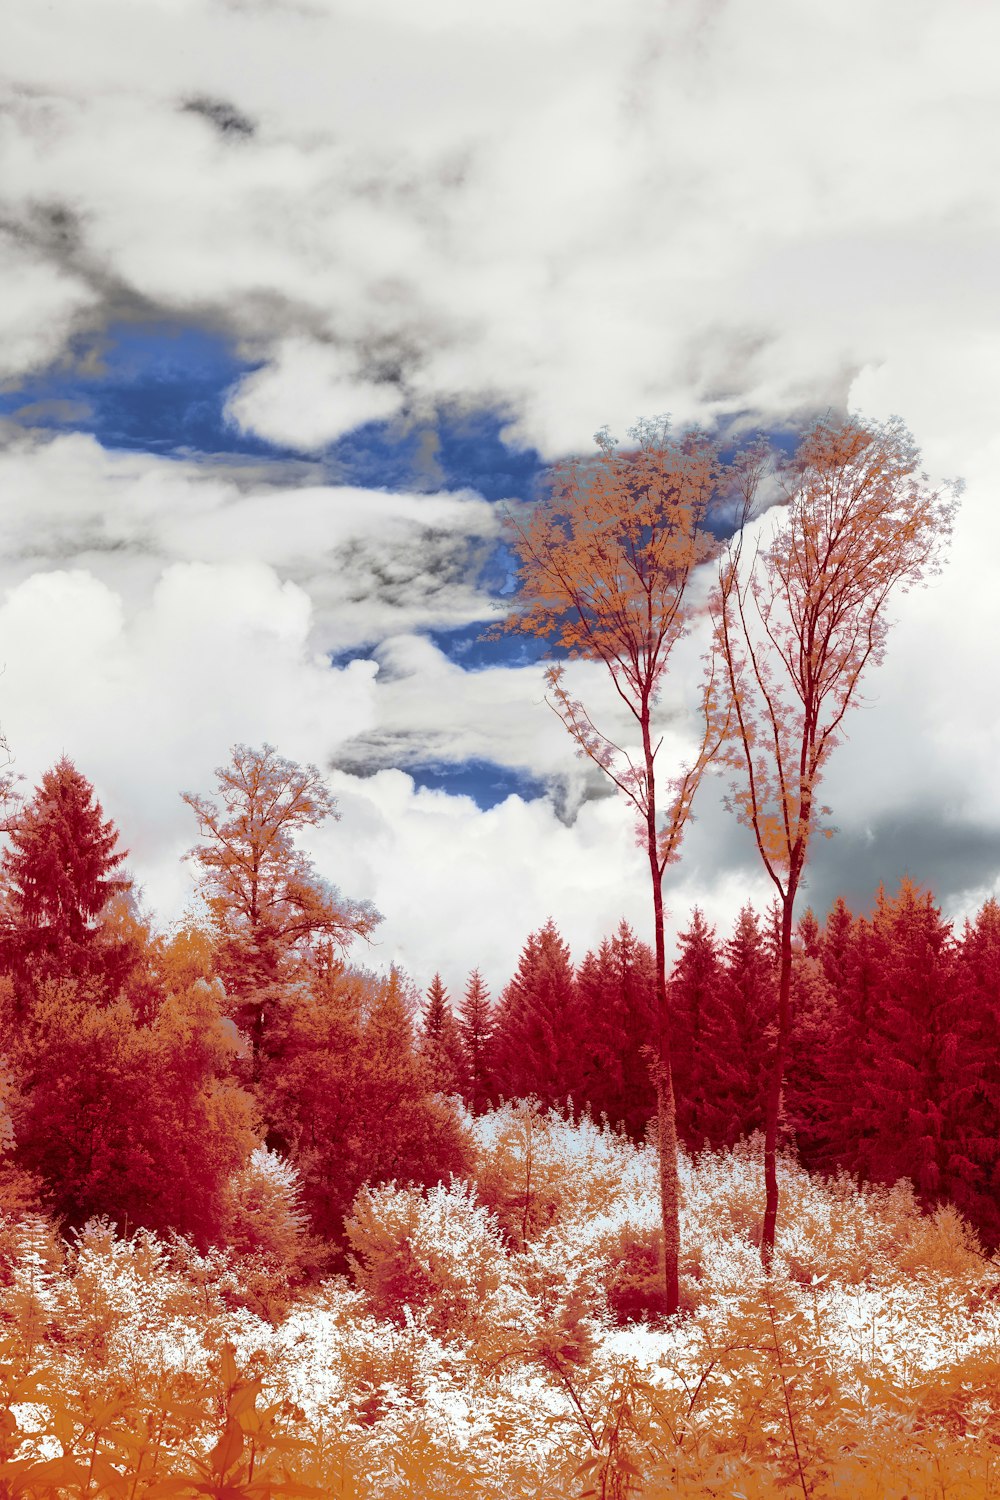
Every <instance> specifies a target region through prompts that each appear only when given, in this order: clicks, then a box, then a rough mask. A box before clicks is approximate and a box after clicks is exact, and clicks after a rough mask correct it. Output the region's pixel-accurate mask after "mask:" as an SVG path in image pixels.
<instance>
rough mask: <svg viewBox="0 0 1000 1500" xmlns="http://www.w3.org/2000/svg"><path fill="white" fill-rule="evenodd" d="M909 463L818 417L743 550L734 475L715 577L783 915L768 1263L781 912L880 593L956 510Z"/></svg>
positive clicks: (917, 563)
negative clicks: (724, 546)
mask: <svg viewBox="0 0 1000 1500" xmlns="http://www.w3.org/2000/svg"><path fill="white" fill-rule="evenodd" d="M919 462H920V455H919V451H918V450H917V448H916V447H915V445H914V443H913V439H912V437H911V436H910V434H909V432H908V431H907V429H906V428H905V427H904V426H903V424H902V422H900V421H899V419H898V418H893V419H892V420H891V421H889V422H887V423H884V424H881V425H879V424H877V423H871V422H869V423H866V422H864V421H862V420H861V418H859V417H855V416H850V417H846V418H844V419H843V420H837V419H834V418H824V419H823V420H821V421H819V422H816V423H815V424H814V425H813V426H812V427H811V428H810V429H809V430H808V431H807V432H806V433H805V435H804V437H803V438H802V441H801V442H800V444H799V446H798V449H797V451H796V453H795V455H794V457H793V458H792V459H791V460H789V461H788V462H787V463H786V464H785V465H784V466H783V467H782V469H781V470H780V471H779V475H778V477H779V482H780V487H781V491H782V504H781V505H780V506H779V507H776V508H775V510H774V512H773V513H772V515H773V520H772V526H773V529H772V535H771V538H770V540H769V541H767V542H766V544H765V545H763V546H761V545H760V541H759V540H758V541H757V542H756V544H754V545H752V546H748V545H747V531H748V523H749V522H750V520H751V518H752V516H753V509H754V503H755V498H756V494H757V492H758V485H759V483H760V480H761V477H762V472H763V468H764V462H763V458H762V456H761V455H760V454H755V455H754V456H753V457H752V459H750V460H749V461H747V462H746V463H744V465H743V466H742V471H741V473H742V484H743V512H742V517H741V525H740V527H739V529H738V530H737V532H736V533H735V536H734V537H733V539H732V540H731V542H730V545H729V548H728V551H727V553H726V555H725V557H724V560H723V562H722V565H721V567H720V572H719V583H718V589H717V591H716V594H715V599H714V613H715V625H716V631H715V639H716V647H717V651H718V655H719V659H720V661H721V664H722V676H723V677H724V680H725V683H726V687H727V690H728V699H729V708H730V721H729V722H730V726H731V737H730V738H729V739H728V741H727V749H728V759H729V763H730V766H731V767H732V769H733V771H734V775H735V779H734V784H733V799H732V800H733V804H734V807H735V810H736V812H737V815H738V817H739V818H740V821H741V822H743V823H745V824H746V825H747V826H748V827H749V828H750V829H751V830H752V832H753V834H754V838H755V840H756V843H757V849H758V852H759V854H760V858H761V860H762V862H763V865H764V868H765V870H766V871H767V874H768V876H769V877H770V879H771V881H772V882H773V884H774V887H775V890H776V892H777V896H778V900H779V903H780V906H781V931H780V963H779V984H778V1027H777V1037H776V1042H775V1046H774V1052H773V1059H772V1065H771V1070H770V1081H769V1085H768V1095H767V1110H766V1118H765V1142H764V1174H765V1183H766V1205H765V1213H764V1226H763V1231H762V1235H761V1247H760V1248H761V1259H762V1262H763V1265H764V1267H765V1269H766V1270H767V1269H769V1268H770V1265H771V1259H772V1256H773V1251H774V1235H775V1225H776V1223H777V1213H778V1180H777V1139H778V1119H779V1113H780V1108H781V1092H782V1081H783V1076H784V1066H785V1055H786V1050H787V1045H788V1036H789V1020H790V1009H789V1002H790V993H791V972H792V930H793V910H794V906H795V900H796V896H797V895H798V890H799V885H800V882H801V879H802V872H803V870H804V868H805V864H806V859H807V857H808V853H809V846H810V841H811V839H812V836H813V834H814V832H815V831H816V828H817V826H818V822H819V819H820V817H821V816H823V815H825V814H826V813H827V812H828V809H827V808H823V807H820V806H819V805H818V803H817V793H818V788H819V783H820V780H821V778H822V775H823V772H824V770H825V768H826V766H827V763H828V761H829V758H830V755H831V754H832V752H833V750H834V747H835V746H836V744H837V743H838V740H839V737H840V734H841V732H842V725H843V721H844V717H845V715H846V713H847V710H848V709H849V708H850V707H851V705H852V704H853V703H855V702H856V701H857V696H858V690H859V684H860V681H861V678H862V676H863V674H864V671H865V669H866V668H867V667H868V666H869V665H870V664H871V665H874V664H877V663H878V662H880V661H881V659H882V656H883V654H884V651H885V643H886V637H887V633H888V621H887V619H886V606H887V604H888V601H889V598H890V595H891V594H892V592H893V590H894V589H895V588H897V586H898V587H901V588H902V589H904V590H905V589H906V588H907V587H908V586H909V585H911V584H913V583H916V582H917V581H919V580H920V579H922V578H923V577H924V576H925V575H926V574H928V573H929V572H934V571H937V566H938V563H937V559H938V557H939V555H940V548H941V544H942V542H943V540H944V539H945V538H946V536H947V535H948V533H949V531H950V526H951V520H952V516H953V511H954V506H955V498H954V497H953V496H949V495H947V494H943V493H942V492H940V491H937V490H934V489H932V488H930V486H929V485H928V483H927V479H926V476H925V475H923V474H921V473H919V472H918V465H919ZM767 524H768V523H767V522H766V521H765V523H764V525H765V529H766V526H767ZM824 831H825V832H827V833H828V834H829V833H830V832H832V830H830V829H826V830H824Z"/></svg>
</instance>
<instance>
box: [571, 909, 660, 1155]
mask: <svg viewBox="0 0 1000 1500" xmlns="http://www.w3.org/2000/svg"><path fill="white" fill-rule="evenodd" d="M576 983H577V996H578V1015H579V1020H578V1023H577V1027H578V1030H577V1040H578V1048H579V1083H578V1085H577V1092H576V1093H575V1094H574V1101H575V1102H576V1103H578V1104H581V1105H585V1106H586V1107H587V1108H588V1109H589V1111H590V1113H591V1115H592V1116H593V1118H594V1119H599V1118H600V1117H601V1116H602V1115H604V1116H606V1117H607V1119H608V1121H609V1123H610V1124H611V1125H614V1126H622V1127H623V1128H624V1129H625V1130H626V1131H627V1132H628V1134H629V1135H630V1136H631V1137H632V1138H633V1140H641V1139H642V1138H643V1135H644V1134H645V1130H646V1126H647V1125H648V1123H649V1121H650V1119H651V1118H652V1116H653V1114H654V1112H655V1110H656V1085H655V1083H654V1081H653V1078H652V1076H651V1074H650V1069H649V1061H648V1049H650V1048H655V1047H656V1044H657V1036H658V1032H657V1024H658V1018H657V1010H656V966H655V958H654V956H653V952H652V949H651V948H650V947H649V946H648V944H646V943H643V942H640V941H639V940H638V938H637V937H636V935H635V933H634V932H633V931H632V929H631V927H629V925H628V923H627V922H626V921H625V920H624V919H623V920H622V921H621V922H620V924H619V926H618V930H617V932H616V933H615V935H614V937H613V938H611V939H607V938H606V939H605V940H604V942H602V943H601V946H600V948H599V949H598V950H597V952H596V953H593V952H591V953H588V954H587V956H586V958H585V959H584V961H583V963H582V964H581V965H580V969H579V972H578V974H577V979H576Z"/></svg>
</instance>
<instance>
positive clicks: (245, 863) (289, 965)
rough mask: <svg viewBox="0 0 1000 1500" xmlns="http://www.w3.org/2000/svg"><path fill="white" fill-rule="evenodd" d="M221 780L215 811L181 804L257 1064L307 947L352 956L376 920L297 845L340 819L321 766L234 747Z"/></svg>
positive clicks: (201, 801) (198, 803)
mask: <svg viewBox="0 0 1000 1500" xmlns="http://www.w3.org/2000/svg"><path fill="white" fill-rule="evenodd" d="M216 776H217V778H218V789H219V801H218V802H213V801H211V800H210V799H208V798H207V797H197V796H195V795H193V794H192V793H190V792H186V793H185V794H184V801H185V802H186V803H187V804H188V806H189V807H190V808H191V809H192V810H193V812H194V813H195V815H196V817H197V819H198V823H199V826H200V829H201V834H202V839H203V842H202V843H201V844H199V845H198V846H197V847H196V848H195V849H194V850H193V851H192V854H193V856H194V858H195V859H196V860H197V861H198V863H199V864H200V865H201V868H202V872H203V875H202V889H203V893H204V895H205V898H206V901H207V904H208V908H209V911H210V912H211V914H212V918H213V921H214V924H215V929H216V934H217V938H218V943H219V955H218V964H219V972H220V974H221V976H222V978H223V980H224V981H225V983H226V986H227V990H229V992H230V993H231V994H233V995H234V996H235V997H236V999H237V1002H238V1010H239V1017H240V1019H241V1021H243V1022H244V1023H245V1024H247V1025H248V1027H249V1029H250V1033H251V1040H252V1043H253V1049H254V1056H255V1058H257V1057H258V1055H259V1053H260V1051H261V1049H262V1047H263V1045H264V1034H265V1030H266V1018H267V1017H268V1016H269V1015H270V1012H271V1011H272V1009H273V1007H274V1005H275V1004H276V1003H277V1001H278V999H279V998H280V994H281V989H282V986H283V985H284V984H285V983H286V982H287V981H288V980H289V979H290V978H292V977H294V976H295V974H296V972H297V968H298V967H299V966H301V963H302V961H303V959H304V958H305V957H306V956H307V955H308V954H309V952H310V948H311V945H316V944H325V945H326V946H329V945H331V944H332V945H334V946H335V947H340V948H344V947H347V946H348V945H349V944H350V942H351V941H352V940H353V939H354V938H355V937H365V936H367V935H368V934H369V933H370V932H371V930H372V929H373V927H374V926H375V925H376V923H377V922H378V921H379V920H380V918H379V916H378V913H377V912H375V910H374V909H373V908H372V907H371V906H369V905H368V904H366V903H359V902H348V901H345V900H344V899H343V898H342V897H341V896H340V895H339V893H338V892H337V891H335V890H334V889H333V888H332V887H330V886H328V885H327V884H326V883H325V882H324V881H323V880H322V879H321V878H320V877H319V875H317V873H316V871H315V870H314V869H313V867H312V864H311V862H310V861H309V859H308V858H307V857H306V855H305V854H304V853H303V852H302V850H301V849H299V848H297V847H296V845H295V842H294V835H295V834H296V833H298V832H299V831H301V830H302V829H304V828H311V827H315V826H316V825H317V824H319V823H321V822H323V821H324V820H325V819H326V818H330V817H334V818H335V817H337V816H338V814H337V811H336V803H335V801H334V798H333V797H332V795H331V794H330V792H329V791H328V790H327V788H326V786H325V784H324V782H323V778H322V776H321V775H320V773H319V771H318V770H317V768H316V767H315V766H305V767H303V766H298V765H296V764H295V763H294V762H293V761H290V760H286V759H284V757H282V756H280V755H278V754H277V752H276V751H275V749H274V747H273V746H271V745H265V746H264V747H263V749H261V750H251V749H249V748H248V747H247V746H246V745H236V746H234V747H233V758H232V762H231V763H230V765H228V766H220V767H219V768H218V770H217V771H216Z"/></svg>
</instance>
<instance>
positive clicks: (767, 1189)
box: [760, 882, 795, 1276]
mask: <svg viewBox="0 0 1000 1500" xmlns="http://www.w3.org/2000/svg"><path fill="white" fill-rule="evenodd" d="M794 902H795V890H794V888H793V886H792V884H791V882H789V886H788V889H787V891H786V893H785V895H784V896H783V898H782V903H781V949H780V958H779V976H778V1035H777V1038H776V1040H775V1046H774V1058H773V1061H772V1065H771V1077H770V1079H769V1081H768V1090H767V1107H766V1111H765V1115H764V1228H763V1231H762V1233H761V1237H760V1259H761V1264H762V1265H763V1267H764V1272H765V1275H768V1276H769V1275H770V1274H771V1263H772V1261H773V1259H774V1236H775V1230H776V1228H777V1223H778V1120H779V1118H780V1115H781V1091H782V1087H783V1085H784V1081H785V1054H786V1051H787V1047H788V1027H789V1017H790V1014H791V992H792V907H793V905H794Z"/></svg>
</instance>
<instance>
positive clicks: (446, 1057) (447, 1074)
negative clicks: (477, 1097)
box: [420, 974, 465, 1094]
mask: <svg viewBox="0 0 1000 1500" xmlns="http://www.w3.org/2000/svg"><path fill="white" fill-rule="evenodd" d="M420 1054H421V1056H422V1057H423V1059H424V1061H425V1062H426V1064H427V1067H428V1071H429V1074H430V1078H431V1080H432V1083H433V1086H434V1088H435V1089H436V1090H437V1092H438V1093H441V1094H460V1093H462V1092H463V1089H464V1085H465V1057H464V1054H463V1051H462V1037H461V1034H460V1032H459V1029H458V1022H457V1021H456V1019H455V1016H454V1014H453V1012H452V1009H451V1005H450V1003H449V1000H448V991H447V990H446V989H445V987H444V985H443V984H442V982H441V975H440V974H435V975H434V978H433V979H432V980H431V982H430V987H429V989H428V991H427V1003H426V1005H425V1006H424V1013H423V1016H422V1018H421V1023H420Z"/></svg>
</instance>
